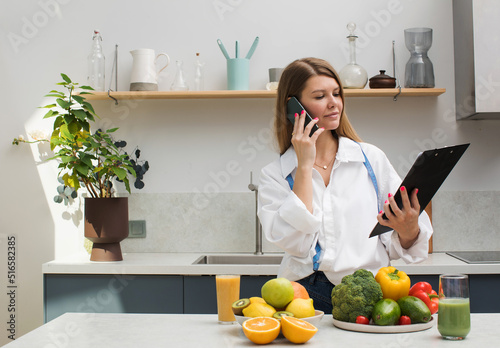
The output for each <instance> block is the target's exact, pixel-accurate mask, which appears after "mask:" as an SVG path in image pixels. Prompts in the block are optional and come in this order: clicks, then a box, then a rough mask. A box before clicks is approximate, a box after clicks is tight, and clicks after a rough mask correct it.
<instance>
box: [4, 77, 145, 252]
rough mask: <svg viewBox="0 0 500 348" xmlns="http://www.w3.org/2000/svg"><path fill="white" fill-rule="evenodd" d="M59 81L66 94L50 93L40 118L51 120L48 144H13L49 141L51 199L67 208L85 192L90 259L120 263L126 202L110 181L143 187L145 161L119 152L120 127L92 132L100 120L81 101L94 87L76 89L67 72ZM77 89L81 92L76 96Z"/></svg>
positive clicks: (136, 153) (137, 153) (125, 233)
mask: <svg viewBox="0 0 500 348" xmlns="http://www.w3.org/2000/svg"><path fill="white" fill-rule="evenodd" d="M61 77H62V79H63V81H62V82H60V83H58V84H57V85H60V86H63V87H64V88H65V89H66V90H67V92H66V93H65V92H60V91H57V90H52V91H50V93H49V94H47V95H46V96H47V97H55V98H56V100H55V103H53V104H49V105H46V106H44V107H43V108H46V109H48V111H47V113H46V114H45V115H44V118H54V126H53V131H52V134H51V136H50V140H49V139H38V140H34V141H26V140H24V139H23V138H21V137H20V138H16V139H14V141H13V144H15V145H18V144H19V143H21V142H27V143H33V142H42V141H50V148H51V150H52V151H54V156H53V157H51V158H49V159H48V160H57V161H59V167H58V168H59V169H60V171H59V174H58V179H59V181H60V182H61V186H60V187H58V194H57V195H56V196H55V197H54V200H55V201H56V202H57V203H61V202H64V203H65V204H68V203H69V202H70V201H71V199H74V198H76V197H77V192H78V191H79V190H80V189H81V188H85V189H86V191H87V192H88V194H89V196H90V197H87V198H85V236H86V237H87V238H88V239H90V240H91V241H92V242H93V247H92V254H91V258H90V259H91V260H93V261H118V260H122V259H123V258H122V254H121V249H120V241H122V240H123V239H125V238H126V237H127V236H128V200H127V197H113V195H114V193H115V190H114V183H115V181H117V182H121V183H123V184H124V185H125V189H126V190H127V191H128V192H129V193H130V178H134V179H135V182H134V186H135V187H136V188H138V189H141V188H143V187H144V182H143V181H142V179H143V176H144V174H145V173H146V172H147V171H148V169H149V163H148V162H147V161H139V157H140V150H139V149H138V148H136V149H135V150H134V151H133V154H132V155H129V154H128V153H127V152H125V151H124V150H123V148H124V147H125V146H126V145H127V144H126V142H125V141H123V140H121V141H115V140H114V139H113V137H112V134H113V133H114V132H116V130H117V129H118V128H112V129H107V130H103V129H97V130H95V131H93V130H92V129H91V124H93V123H94V122H95V117H98V116H97V115H96V113H95V111H94V108H93V107H92V105H91V104H90V103H89V102H87V101H86V100H85V97H84V95H86V94H91V91H92V90H93V88H92V87H89V86H79V84H78V83H75V82H72V81H71V79H70V78H69V77H68V76H67V75H65V74H61ZM76 88H80V89H81V90H82V91H81V92H79V93H76V91H75V89H76Z"/></svg>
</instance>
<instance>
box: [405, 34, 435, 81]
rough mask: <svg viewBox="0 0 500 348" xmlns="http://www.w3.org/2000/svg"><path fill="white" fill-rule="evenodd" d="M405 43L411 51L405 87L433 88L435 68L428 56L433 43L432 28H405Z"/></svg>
mask: <svg viewBox="0 0 500 348" xmlns="http://www.w3.org/2000/svg"><path fill="white" fill-rule="evenodd" d="M405 44H406V48H407V49H408V50H409V51H410V59H409V60H408V63H406V69H405V87H407V88H419V87H420V88H433V87H434V68H433V66H432V62H431V60H430V59H429V57H428V56H427V52H428V51H429V49H430V48H431V45H432V29H431V28H411V29H405Z"/></svg>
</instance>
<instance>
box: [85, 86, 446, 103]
mask: <svg viewBox="0 0 500 348" xmlns="http://www.w3.org/2000/svg"><path fill="white" fill-rule="evenodd" d="M445 92H446V89H445V88H402V89H401V94H399V95H398V93H399V90H398V89H397V88H380V89H366V88H365V89H345V90H344V93H345V96H346V97H395V96H397V95H398V97H403V96H405V97H428V96H438V95H441V94H443V93H445ZM93 93H94V94H92V95H86V96H85V97H86V98H87V99H88V100H106V99H110V100H111V99H112V98H110V96H111V97H113V98H115V99H117V100H125V99H227V98H235V99H237V98H254V99H257V98H275V97H276V91H266V90H257V91H227V90H221V91H182V92H179V91H154V92H130V91H118V92H109V96H108V92H93Z"/></svg>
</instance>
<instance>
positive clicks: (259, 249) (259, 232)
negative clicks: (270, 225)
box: [248, 172, 264, 255]
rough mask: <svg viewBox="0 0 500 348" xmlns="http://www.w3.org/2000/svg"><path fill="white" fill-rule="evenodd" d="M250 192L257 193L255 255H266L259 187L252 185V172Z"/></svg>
mask: <svg viewBox="0 0 500 348" xmlns="http://www.w3.org/2000/svg"><path fill="white" fill-rule="evenodd" d="M248 189H249V190H250V191H254V192H255V252H254V254H255V255H264V253H263V252H262V225H261V224H260V221H259V217H258V216H257V209H258V194H259V185H254V184H253V183H252V172H250V184H249V185H248Z"/></svg>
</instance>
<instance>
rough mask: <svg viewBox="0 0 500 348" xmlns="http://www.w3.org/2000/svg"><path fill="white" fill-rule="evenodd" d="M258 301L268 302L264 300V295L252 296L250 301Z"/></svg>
mask: <svg viewBox="0 0 500 348" xmlns="http://www.w3.org/2000/svg"><path fill="white" fill-rule="evenodd" d="M256 302H260V303H266V301H264V299H263V298H262V297H256V296H254V297H250V303H256Z"/></svg>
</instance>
